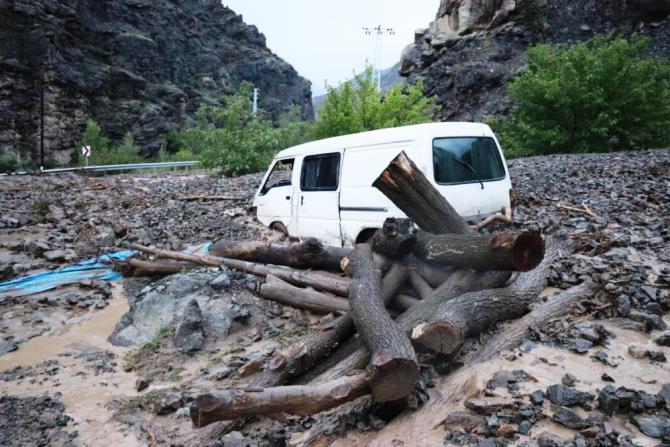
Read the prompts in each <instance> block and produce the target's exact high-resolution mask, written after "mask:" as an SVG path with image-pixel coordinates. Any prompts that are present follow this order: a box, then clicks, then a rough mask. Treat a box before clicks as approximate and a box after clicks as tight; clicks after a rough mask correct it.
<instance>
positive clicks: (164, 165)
mask: <svg viewBox="0 0 670 447" xmlns="http://www.w3.org/2000/svg"><path fill="white" fill-rule="evenodd" d="M198 163H199V162H198V161H167V162H161V163H131V164H125V165H97V166H85V167H81V168H56V169H42V170H41V171H39V172H40V173H42V174H58V173H61V172H77V171H92V172H109V171H135V170H141V169H168V168H189V167H192V166H195V165H197V164H198ZM27 174H30V172H28V171H21V172H14V173H9V174H0V176H8V175H27Z"/></svg>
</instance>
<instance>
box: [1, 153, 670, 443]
mask: <svg viewBox="0 0 670 447" xmlns="http://www.w3.org/2000/svg"><path fill="white" fill-rule="evenodd" d="M510 164H511V166H510V171H511V175H512V180H513V183H514V201H513V202H514V218H515V223H514V224H513V225H512V227H513V228H518V229H537V230H541V231H542V232H543V233H544V234H546V235H550V234H554V233H559V232H560V233H567V234H568V235H569V236H570V237H571V238H572V239H573V240H574V242H575V244H576V247H577V249H576V252H575V253H574V254H573V255H572V256H570V257H568V258H566V259H564V260H562V261H560V262H558V263H556V264H555V265H554V266H553V267H552V269H551V272H550V275H549V278H548V284H547V286H548V289H547V291H546V293H545V294H543V297H542V298H541V300H549V299H551V297H552V296H553V293H555V292H557V291H560V290H561V289H566V288H568V287H570V286H572V285H574V284H578V283H580V282H582V281H583V280H585V279H587V278H588V279H591V280H593V281H595V282H596V283H597V284H598V285H599V287H598V289H597V291H596V292H595V293H593V294H592V295H591V296H585V297H583V299H581V300H580V302H579V306H577V308H576V309H575V310H574V312H573V313H572V314H571V315H569V316H568V317H567V318H563V319H560V320H553V321H550V322H549V323H547V324H545V325H543V326H541V327H534V328H533V329H532V331H531V332H530V333H529V334H528V336H527V338H526V339H525V340H524V341H523V343H522V344H521V346H520V347H519V348H517V349H515V350H513V351H511V352H506V353H501V355H500V357H499V358H497V359H494V360H493V361H490V362H487V363H485V364H483V365H479V366H478V367H476V368H475V367H471V366H468V365H467V364H463V363H464V361H465V359H466V358H467V355H468V354H470V353H472V352H474V351H476V349H477V347H478V346H480V345H481V343H484V342H485V341H486V340H487V339H488V338H490V337H494V336H495V332H496V330H495V329H494V330H492V331H490V332H489V333H487V334H483V335H482V336H481V337H480V338H479V339H477V340H469V341H468V343H467V344H466V346H465V348H464V350H463V352H462V357H460V358H457V359H450V361H449V362H450V366H449V368H443V366H444V359H436V358H429V357H426V358H422V362H423V361H425V362H424V363H425V368H424V371H423V374H422V381H423V384H424V385H425V387H424V391H423V394H420V395H419V398H417V399H415V400H414V401H413V402H409V403H405V404H403V405H401V406H397V407H395V408H391V407H389V406H388V405H387V406H379V405H375V404H373V403H372V402H371V401H370V399H369V398H366V397H363V398H360V399H358V400H356V401H354V402H351V403H349V404H346V405H344V406H342V407H340V408H338V409H335V410H332V411H330V412H326V413H322V414H319V415H315V416H312V417H291V416H277V417H273V418H255V419H252V420H250V421H246V423H245V424H242V423H216V424H213V425H211V426H209V427H206V428H204V429H200V430H196V429H194V428H193V427H192V425H191V422H190V419H189V418H188V405H189V402H190V401H191V399H192V398H193V396H194V395H196V394H197V393H199V392H202V391H205V390H207V391H211V390H215V389H217V388H227V387H231V386H244V385H245V384H247V383H249V382H250V381H251V380H252V379H253V375H254V374H255V373H256V372H257V371H259V370H263V369H264V368H267V367H268V363H269V360H270V358H271V357H272V354H273V353H274V352H276V350H278V349H282V348H283V347H285V346H288V345H289V344H290V343H291V342H293V341H295V340H297V339H298V338H299V337H300V336H302V335H304V334H305V333H307V332H308V331H310V330H312V328H313V326H314V325H315V324H317V323H318V321H319V318H318V317H317V316H315V315H312V314H309V313H305V312H299V311H296V310H294V309H291V308H290V307H284V306H281V305H278V304H273V303H269V302H266V301H262V300H261V299H260V298H259V297H258V296H257V295H256V290H257V287H258V279H257V278H255V277H253V276H252V275H244V274H238V273H234V272H231V271H227V270H218V269H198V270H194V271H191V272H188V273H183V274H179V275H173V276H170V277H166V278H163V279H160V280H148V279H139V278H134V279H127V280H124V281H122V282H118V283H115V284H114V285H112V286H110V285H105V284H97V283H91V284H86V285H84V286H83V287H68V288H61V289H58V290H55V291H52V292H47V293H44V294H42V295H35V296H23V297H12V296H2V295H0V310H1V311H2V317H1V319H0V336H1V337H2V338H0V396H2V397H1V399H2V400H1V401H0V420H1V421H2V422H3V423H2V424H0V445H39V444H40V443H41V444H43V445H92V446H93V445H100V444H99V439H101V437H104V439H106V440H108V441H109V442H106V443H107V444H109V445H112V444H113V445H121V446H138V445H189V446H191V445H194V446H215V445H216V446H219V445H226V446H227V445H262V446H266V445H272V446H274V445H329V444H331V443H334V444H335V445H343V446H344V445H380V446H382V445H384V446H386V445H394V446H401V445H406V446H410V445H482V446H497V445H524V444H525V445H540V446H545V445H547V446H549V445H575V446H577V445H579V446H581V445H643V446H644V445H658V444H660V443H662V442H664V440H665V441H666V442H669V441H670V428H668V427H670V425H669V424H670V422H669V417H670V416H669V413H668V410H669V408H670V368H669V367H668V363H667V357H668V356H670V348H669V347H668V345H669V344H670V332H669V330H668V324H670V319H669V318H668V311H669V310H670V289H669V287H670V247H669V241H670V217H669V216H670V151H668V150H655V151H644V152H629V153H617V154H599V155H583V156H582V155H580V156H577V155H571V156H551V157H536V158H529V159H518V160H513V161H511V163H510ZM258 181H259V176H247V177H243V178H241V179H214V178H210V177H207V176H203V175H199V174H193V173H189V174H163V175H158V174H150V175H145V176H139V175H138V176H133V175H122V176H112V177H101V178H75V177H65V178H63V177H53V178H47V179H46V180H45V179H43V178H13V179H7V178H5V179H1V180H0V191H2V196H1V197H2V198H1V199H0V206H1V207H2V208H3V210H4V209H9V210H13V211H11V212H3V217H2V219H1V220H2V223H1V224H0V227H3V226H4V228H2V229H0V267H1V268H0V271H1V272H3V274H4V275H5V278H10V277H15V276H17V275H22V274H25V273H26V272H35V271H43V270H49V269H51V268H55V267H57V266H61V265H66V264H68V263H71V262H76V261H77V260H81V259H86V258H88V257H90V256H95V255H97V254H100V253H101V252H103V251H105V250H117V249H119V247H120V246H121V245H122V244H123V242H125V241H134V242H140V243H144V244H148V245H158V246H161V247H165V248H174V249H184V248H186V247H188V246H193V245H197V244H201V243H203V242H206V241H208V240H214V239H218V238H222V237H226V238H236V239H255V238H272V237H275V236H273V235H272V234H271V233H269V232H267V231H265V230H264V229H262V228H261V227H260V225H258V224H257V223H254V222H253V218H252V216H251V215H250V214H249V213H248V212H247V207H248V205H249V200H248V199H249V198H250V197H252V196H253V193H254V191H255V188H256V186H257V183H258ZM45 185H46V186H45ZM47 190H48V191H53V194H52V195H51V196H48V195H46V192H47ZM73 191H78V192H76V193H73ZM206 195H226V196H239V197H243V198H245V199H246V201H245V200H240V201H215V200H210V201H204V200H183V199H184V198H185V197H189V196H206ZM44 197H51V199H50V200H47V201H46V202H45V203H42V201H43V200H46V199H44ZM26 206H27V208H26ZM28 210H29V211H28ZM21 216H25V217H23V218H22V217H21ZM53 251H61V252H62V253H55V254H53V253H50V252H53ZM47 253H50V254H48V255H47ZM161 297H162V300H161ZM196 307H197V309H198V310H195V309H196ZM198 311H199V313H198ZM189 312H190V313H191V314H192V315H191V316H192V317H193V318H195V320H193V321H195V323H197V324H194V325H193V327H195V328H196V330H195V332H194V333H195V335H193V333H189V334H182V333H179V331H178V330H177V328H178V327H179V326H180V323H182V322H183V321H184V319H185V318H186V315H187V314H189ZM198 315H200V319H199V320H198V318H196V317H197V316H198ZM198 331H202V332H198ZM199 334H200V335H199ZM110 337H111V338H110ZM665 385H667V386H665ZM19 409H21V411H17V410H19ZM40 409H41V410H40ZM23 427H26V428H23Z"/></svg>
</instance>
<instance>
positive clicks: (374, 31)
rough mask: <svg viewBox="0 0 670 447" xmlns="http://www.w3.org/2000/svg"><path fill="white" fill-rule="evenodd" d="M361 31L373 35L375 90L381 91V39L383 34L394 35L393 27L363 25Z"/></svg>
mask: <svg viewBox="0 0 670 447" xmlns="http://www.w3.org/2000/svg"><path fill="white" fill-rule="evenodd" d="M363 32H364V33H365V35H366V36H374V37H375V58H374V61H375V62H374V69H375V73H376V77H377V91H378V92H379V93H381V92H382V67H381V63H382V40H383V37H384V36H385V35H389V36H393V35H395V30H394V29H393V28H382V26H381V25H377V26H375V27H373V28H368V27H363Z"/></svg>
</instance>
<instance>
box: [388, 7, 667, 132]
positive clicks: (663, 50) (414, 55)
mask: <svg viewBox="0 0 670 447" xmlns="http://www.w3.org/2000/svg"><path fill="white" fill-rule="evenodd" d="M669 14H670V1H668V0H658V1H650V0H600V1H595V0H576V1H575V0H571V1H568V0H442V2H441V4H440V8H439V10H438V13H437V17H436V20H435V21H433V22H432V23H431V24H430V26H429V28H427V29H422V30H418V31H417V33H416V36H415V42H414V43H413V44H412V45H410V46H408V47H407V48H406V49H405V51H404V52H403V56H402V63H401V69H400V70H401V74H402V75H403V76H407V77H409V78H410V80H414V79H416V78H417V77H423V78H424V80H425V86H426V92H427V93H429V94H433V95H436V96H437V97H438V99H439V103H440V105H441V106H442V107H443V110H442V112H441V118H443V119H447V120H477V121H480V120H485V119H487V118H489V117H492V116H496V115H502V114H505V113H506V112H507V111H508V110H509V107H510V102H509V98H508V97H507V94H506V86H507V83H508V82H509V81H510V80H511V79H512V78H513V77H514V75H515V74H516V73H517V72H518V70H519V69H520V68H521V67H523V65H524V62H525V61H524V56H523V52H524V51H525V50H526V49H527V48H528V47H529V46H531V45H533V44H535V43H539V42H552V43H556V42H573V41H580V40H585V39H589V38H592V37H594V36H596V35H607V34H621V35H631V34H632V33H639V34H642V35H647V36H649V37H650V38H651V39H652V46H653V51H654V52H655V53H656V54H659V55H663V56H666V57H670V45H669V44H668V42H670V20H669V19H668V15H669Z"/></svg>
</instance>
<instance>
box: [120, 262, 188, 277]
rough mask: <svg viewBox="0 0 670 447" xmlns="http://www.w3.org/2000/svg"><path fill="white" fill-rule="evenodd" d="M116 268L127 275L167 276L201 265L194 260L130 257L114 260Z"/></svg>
mask: <svg viewBox="0 0 670 447" xmlns="http://www.w3.org/2000/svg"><path fill="white" fill-rule="evenodd" d="M113 264H114V269H115V270H117V271H119V272H121V274H122V275H123V276H125V277H131V276H166V275H174V274H175V273H181V272H183V271H185V270H191V269H194V268H198V267H200V266H199V265H198V264H194V263H192V262H179V261H145V260H143V259H137V258H130V259H126V260H125V261H113Z"/></svg>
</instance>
